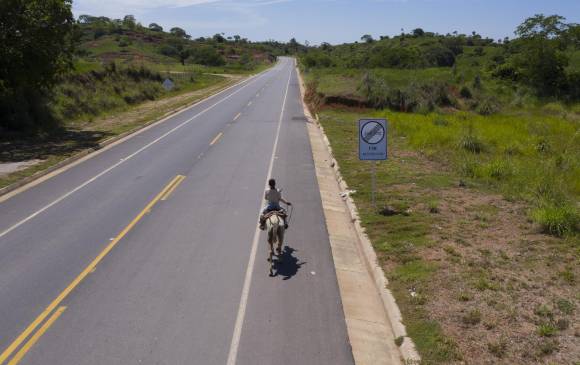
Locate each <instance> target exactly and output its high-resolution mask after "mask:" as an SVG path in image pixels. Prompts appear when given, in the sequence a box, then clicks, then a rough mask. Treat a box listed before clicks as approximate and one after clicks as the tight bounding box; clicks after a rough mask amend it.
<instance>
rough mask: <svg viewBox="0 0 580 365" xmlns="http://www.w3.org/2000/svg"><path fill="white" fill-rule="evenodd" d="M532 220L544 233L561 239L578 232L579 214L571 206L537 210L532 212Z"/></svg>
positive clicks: (546, 207) (549, 206)
mask: <svg viewBox="0 0 580 365" xmlns="http://www.w3.org/2000/svg"><path fill="white" fill-rule="evenodd" d="M532 218H533V220H534V221H535V222H536V223H537V224H539V225H540V227H541V229H542V231H543V232H544V233H548V234H552V235H554V236H558V237H561V236H564V235H566V234H568V233H574V232H576V231H577V230H578V212H577V211H576V209H574V207H572V206H569V205H563V206H555V205H548V206H544V207H539V208H536V209H535V210H534V211H533V212H532Z"/></svg>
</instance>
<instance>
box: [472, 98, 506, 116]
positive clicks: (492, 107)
mask: <svg viewBox="0 0 580 365" xmlns="http://www.w3.org/2000/svg"><path fill="white" fill-rule="evenodd" d="M500 110H501V107H500V105H499V102H498V101H497V100H496V99H495V98H493V97H486V98H484V99H483V100H481V101H479V102H478V103H477V106H476V107H475V111H476V112H477V113H478V114H480V115H492V114H495V113H497V112H499V111H500Z"/></svg>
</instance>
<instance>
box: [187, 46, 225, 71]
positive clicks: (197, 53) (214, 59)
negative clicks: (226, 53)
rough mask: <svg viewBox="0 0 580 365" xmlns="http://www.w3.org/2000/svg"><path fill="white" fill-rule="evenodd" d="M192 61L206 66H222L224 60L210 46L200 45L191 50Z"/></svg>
mask: <svg viewBox="0 0 580 365" xmlns="http://www.w3.org/2000/svg"><path fill="white" fill-rule="evenodd" d="M191 56H192V58H193V62H195V63H198V64H202V65H206V66H223V65H225V63H226V61H225V60H224V58H223V57H222V56H221V55H220V54H219V53H218V52H217V51H216V49H215V48H213V47H212V46H202V47H199V48H195V49H194V50H192V55H191Z"/></svg>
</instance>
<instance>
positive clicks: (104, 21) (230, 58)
mask: <svg viewBox="0 0 580 365" xmlns="http://www.w3.org/2000/svg"><path fill="white" fill-rule="evenodd" d="M77 33H78V34H77V37H78V39H79V41H80V43H79V47H78V52H77V59H76V61H75V65H76V69H77V71H79V72H84V71H88V70H91V69H96V68H99V67H101V66H102V65H103V64H106V63H109V62H117V63H120V64H121V65H130V64H139V65H144V66H146V67H150V68H152V69H155V70H162V69H182V68H180V67H179V66H186V65H203V66H220V67H227V68H230V69H231V70H232V71H235V70H236V69H237V70H251V69H253V68H254V67H255V66H256V65H259V64H264V63H271V62H273V61H274V60H275V58H276V55H278V54H281V53H283V52H284V49H283V44H281V43H277V42H258V43H253V42H250V41H248V40H247V39H245V38H241V37H240V36H237V35H236V36H233V37H225V36H224V35H223V34H216V35H214V36H212V37H208V38H197V39H194V40H192V39H191V37H190V36H189V35H188V34H187V33H186V32H185V31H184V30H183V29H180V28H172V29H171V30H170V31H169V32H165V31H164V30H163V28H161V27H160V26H159V25H157V24H155V23H152V24H150V25H149V26H148V27H144V26H142V25H140V24H139V23H136V21H135V19H134V18H133V17H132V16H126V17H125V19H123V20H119V19H109V18H107V17H94V16H90V15H82V16H80V17H79V24H78V29H77Z"/></svg>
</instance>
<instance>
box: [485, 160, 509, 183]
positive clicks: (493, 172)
mask: <svg viewBox="0 0 580 365" xmlns="http://www.w3.org/2000/svg"><path fill="white" fill-rule="evenodd" d="M485 173H486V176H488V177H490V178H492V179H497V180H501V179H504V178H506V177H508V176H510V175H511V174H512V167H511V165H510V164H509V163H508V162H507V161H506V160H504V159H495V160H492V161H491V162H489V163H488V164H487V165H486V167H485Z"/></svg>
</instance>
